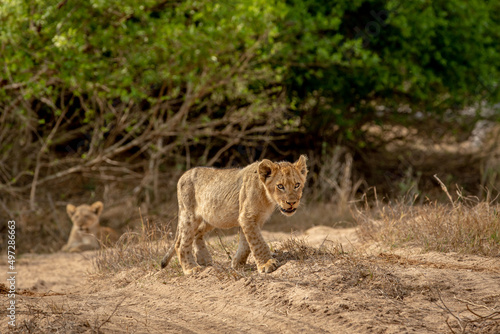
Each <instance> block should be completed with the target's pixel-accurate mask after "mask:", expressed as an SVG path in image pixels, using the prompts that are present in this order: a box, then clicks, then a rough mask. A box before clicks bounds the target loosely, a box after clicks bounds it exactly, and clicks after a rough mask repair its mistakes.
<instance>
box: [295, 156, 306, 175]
mask: <svg viewBox="0 0 500 334" xmlns="http://www.w3.org/2000/svg"><path fill="white" fill-rule="evenodd" d="M306 162H307V156H306V155H304V154H302V155H301V156H300V158H299V160H297V161H295V163H294V165H295V168H297V169H298V170H299V171H300V173H301V174H302V175H304V176H306V175H307V164H306Z"/></svg>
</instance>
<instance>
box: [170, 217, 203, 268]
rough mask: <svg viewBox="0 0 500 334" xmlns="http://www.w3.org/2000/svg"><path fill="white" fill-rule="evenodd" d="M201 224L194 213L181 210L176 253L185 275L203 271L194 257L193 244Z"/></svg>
mask: <svg viewBox="0 0 500 334" xmlns="http://www.w3.org/2000/svg"><path fill="white" fill-rule="evenodd" d="M200 223H201V219H197V218H196V217H195V216H194V215H193V214H192V213H190V212H186V210H181V212H179V226H178V227H177V228H178V229H179V241H178V242H177V243H176V244H175V252H176V253H177V257H178V258H179V262H180V264H181V266H182V271H183V272H184V275H190V274H193V273H196V272H199V271H200V270H201V267H200V266H198V264H197V263H196V261H195V260H194V256H193V242H194V238H195V235H196V232H197V230H198V227H199V225H200Z"/></svg>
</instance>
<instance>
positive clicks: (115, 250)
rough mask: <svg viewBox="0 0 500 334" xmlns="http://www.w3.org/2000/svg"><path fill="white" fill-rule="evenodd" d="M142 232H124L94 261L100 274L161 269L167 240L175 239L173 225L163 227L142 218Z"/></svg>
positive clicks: (100, 252) (163, 225)
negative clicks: (113, 244) (172, 237)
mask: <svg viewBox="0 0 500 334" xmlns="http://www.w3.org/2000/svg"><path fill="white" fill-rule="evenodd" d="M141 223H142V224H141V230H140V231H139V232H126V233H124V234H123V235H122V236H121V237H120V239H119V240H118V242H117V243H116V245H115V246H114V247H112V248H104V249H102V250H101V251H99V254H98V255H97V256H96V257H95V259H94V260H93V266H94V268H95V270H96V272H97V273H100V274H114V273H116V272H119V271H122V270H125V269H131V268H139V269H141V270H144V271H149V270H159V269H160V261H161V259H162V258H163V256H164V255H165V253H166V252H167V249H168V248H167V246H166V245H167V243H166V239H167V238H169V237H171V236H172V233H171V229H170V223H168V224H161V223H157V222H151V221H150V220H149V219H147V218H146V219H142V217H141Z"/></svg>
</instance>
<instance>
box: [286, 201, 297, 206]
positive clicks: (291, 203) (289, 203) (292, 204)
mask: <svg viewBox="0 0 500 334" xmlns="http://www.w3.org/2000/svg"><path fill="white" fill-rule="evenodd" d="M295 203H297V202H288V201H286V204H288V205H290V206H294V205H295Z"/></svg>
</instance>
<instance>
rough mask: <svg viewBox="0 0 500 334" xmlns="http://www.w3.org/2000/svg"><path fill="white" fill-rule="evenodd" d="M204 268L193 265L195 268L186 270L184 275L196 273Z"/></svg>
mask: <svg viewBox="0 0 500 334" xmlns="http://www.w3.org/2000/svg"><path fill="white" fill-rule="evenodd" d="M202 270H203V268H202V267H200V266H197V267H193V268H190V269H186V270H184V275H191V274H196V273H199V272H201V271H202Z"/></svg>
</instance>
